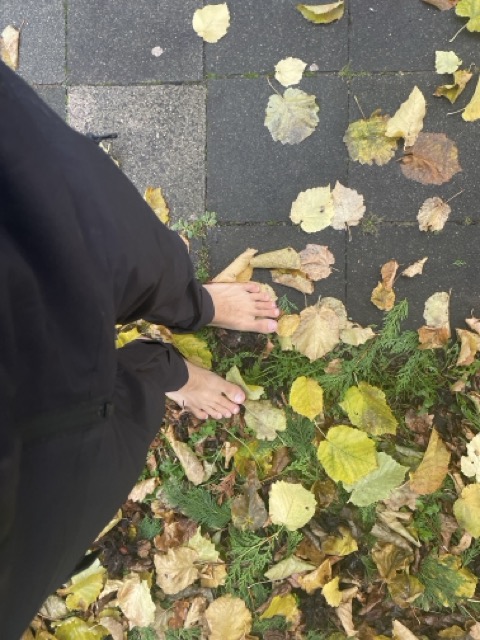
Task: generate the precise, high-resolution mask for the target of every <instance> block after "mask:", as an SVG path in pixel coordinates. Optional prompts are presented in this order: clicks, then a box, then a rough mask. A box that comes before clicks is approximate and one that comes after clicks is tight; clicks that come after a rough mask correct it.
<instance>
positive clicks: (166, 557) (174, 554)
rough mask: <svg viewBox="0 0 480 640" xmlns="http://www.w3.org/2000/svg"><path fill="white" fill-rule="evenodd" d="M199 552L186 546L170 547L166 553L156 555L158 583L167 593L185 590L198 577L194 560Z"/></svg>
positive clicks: (171, 593)
mask: <svg viewBox="0 0 480 640" xmlns="http://www.w3.org/2000/svg"><path fill="white" fill-rule="evenodd" d="M197 559H198V553H197V552H196V551H194V550H193V549H187V548H186V547H177V548H176V549H168V550H167V553H166V554H156V555H155V556H154V559H153V561H154V563H155V569H156V572H157V584H158V586H159V587H160V588H161V589H162V590H163V592H164V593H166V594H167V595H173V594H175V593H178V592H179V591H183V589H186V587H188V586H189V585H191V584H192V583H193V582H195V580H196V579H197V578H198V576H199V574H198V569H197V567H196V566H195V565H194V562H195V561H196V560H197Z"/></svg>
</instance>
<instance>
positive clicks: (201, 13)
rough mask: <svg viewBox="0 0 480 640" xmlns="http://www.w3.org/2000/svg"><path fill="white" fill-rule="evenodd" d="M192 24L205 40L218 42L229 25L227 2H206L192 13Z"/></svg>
mask: <svg viewBox="0 0 480 640" xmlns="http://www.w3.org/2000/svg"><path fill="white" fill-rule="evenodd" d="M192 26H193V29H194V31H195V33H196V34H197V35H199V36H200V37H201V38H203V39H204V40H205V42H210V43H215V42H218V41H219V40H220V39H221V38H223V36H224V35H225V34H226V33H227V31H228V27H229V26H230V11H229V10H228V6H227V3H226V2H224V3H223V4H207V5H205V6H204V7H203V8H202V9H197V10H196V11H195V13H194V14H193V20H192Z"/></svg>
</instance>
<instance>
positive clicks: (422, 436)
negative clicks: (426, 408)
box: [405, 409, 433, 447]
mask: <svg viewBox="0 0 480 640" xmlns="http://www.w3.org/2000/svg"><path fill="white" fill-rule="evenodd" d="M405 424H406V426H407V428H408V429H409V430H410V431H412V432H413V433H414V434H416V435H415V437H414V440H415V442H416V444H418V445H420V446H424V447H426V446H427V443H428V440H429V438H430V433H431V430H432V426H433V414H432V415H427V414H426V413H421V414H419V413H417V412H416V411H415V410H414V409H409V410H408V411H407V413H406V415H405Z"/></svg>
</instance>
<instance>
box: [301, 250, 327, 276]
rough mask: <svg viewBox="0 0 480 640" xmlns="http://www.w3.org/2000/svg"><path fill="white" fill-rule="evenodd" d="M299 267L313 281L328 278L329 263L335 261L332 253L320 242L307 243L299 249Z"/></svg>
mask: <svg viewBox="0 0 480 640" xmlns="http://www.w3.org/2000/svg"><path fill="white" fill-rule="evenodd" d="M300 260H301V269H302V271H304V272H305V273H306V274H307V275H308V277H309V278H310V280H314V281H315V282H316V281H318V280H323V279H324V278H328V276H329V275H330V274H331V273H332V268H331V267H330V265H331V264H334V263H335V258H334V257H333V253H332V252H331V251H330V250H329V249H328V247H325V246H323V245H320V244H307V246H306V247H305V249H304V250H303V251H300Z"/></svg>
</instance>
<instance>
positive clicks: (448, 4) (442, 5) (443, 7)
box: [423, 0, 459, 11]
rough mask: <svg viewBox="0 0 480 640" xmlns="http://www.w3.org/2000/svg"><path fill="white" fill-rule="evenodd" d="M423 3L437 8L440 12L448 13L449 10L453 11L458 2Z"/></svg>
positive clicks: (455, 0)
mask: <svg viewBox="0 0 480 640" xmlns="http://www.w3.org/2000/svg"><path fill="white" fill-rule="evenodd" d="M423 2H426V3H427V4H431V5H433V6H434V7H437V9H440V11H448V10H449V9H453V7H454V6H455V5H456V4H457V3H458V2H459V0H423Z"/></svg>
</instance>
